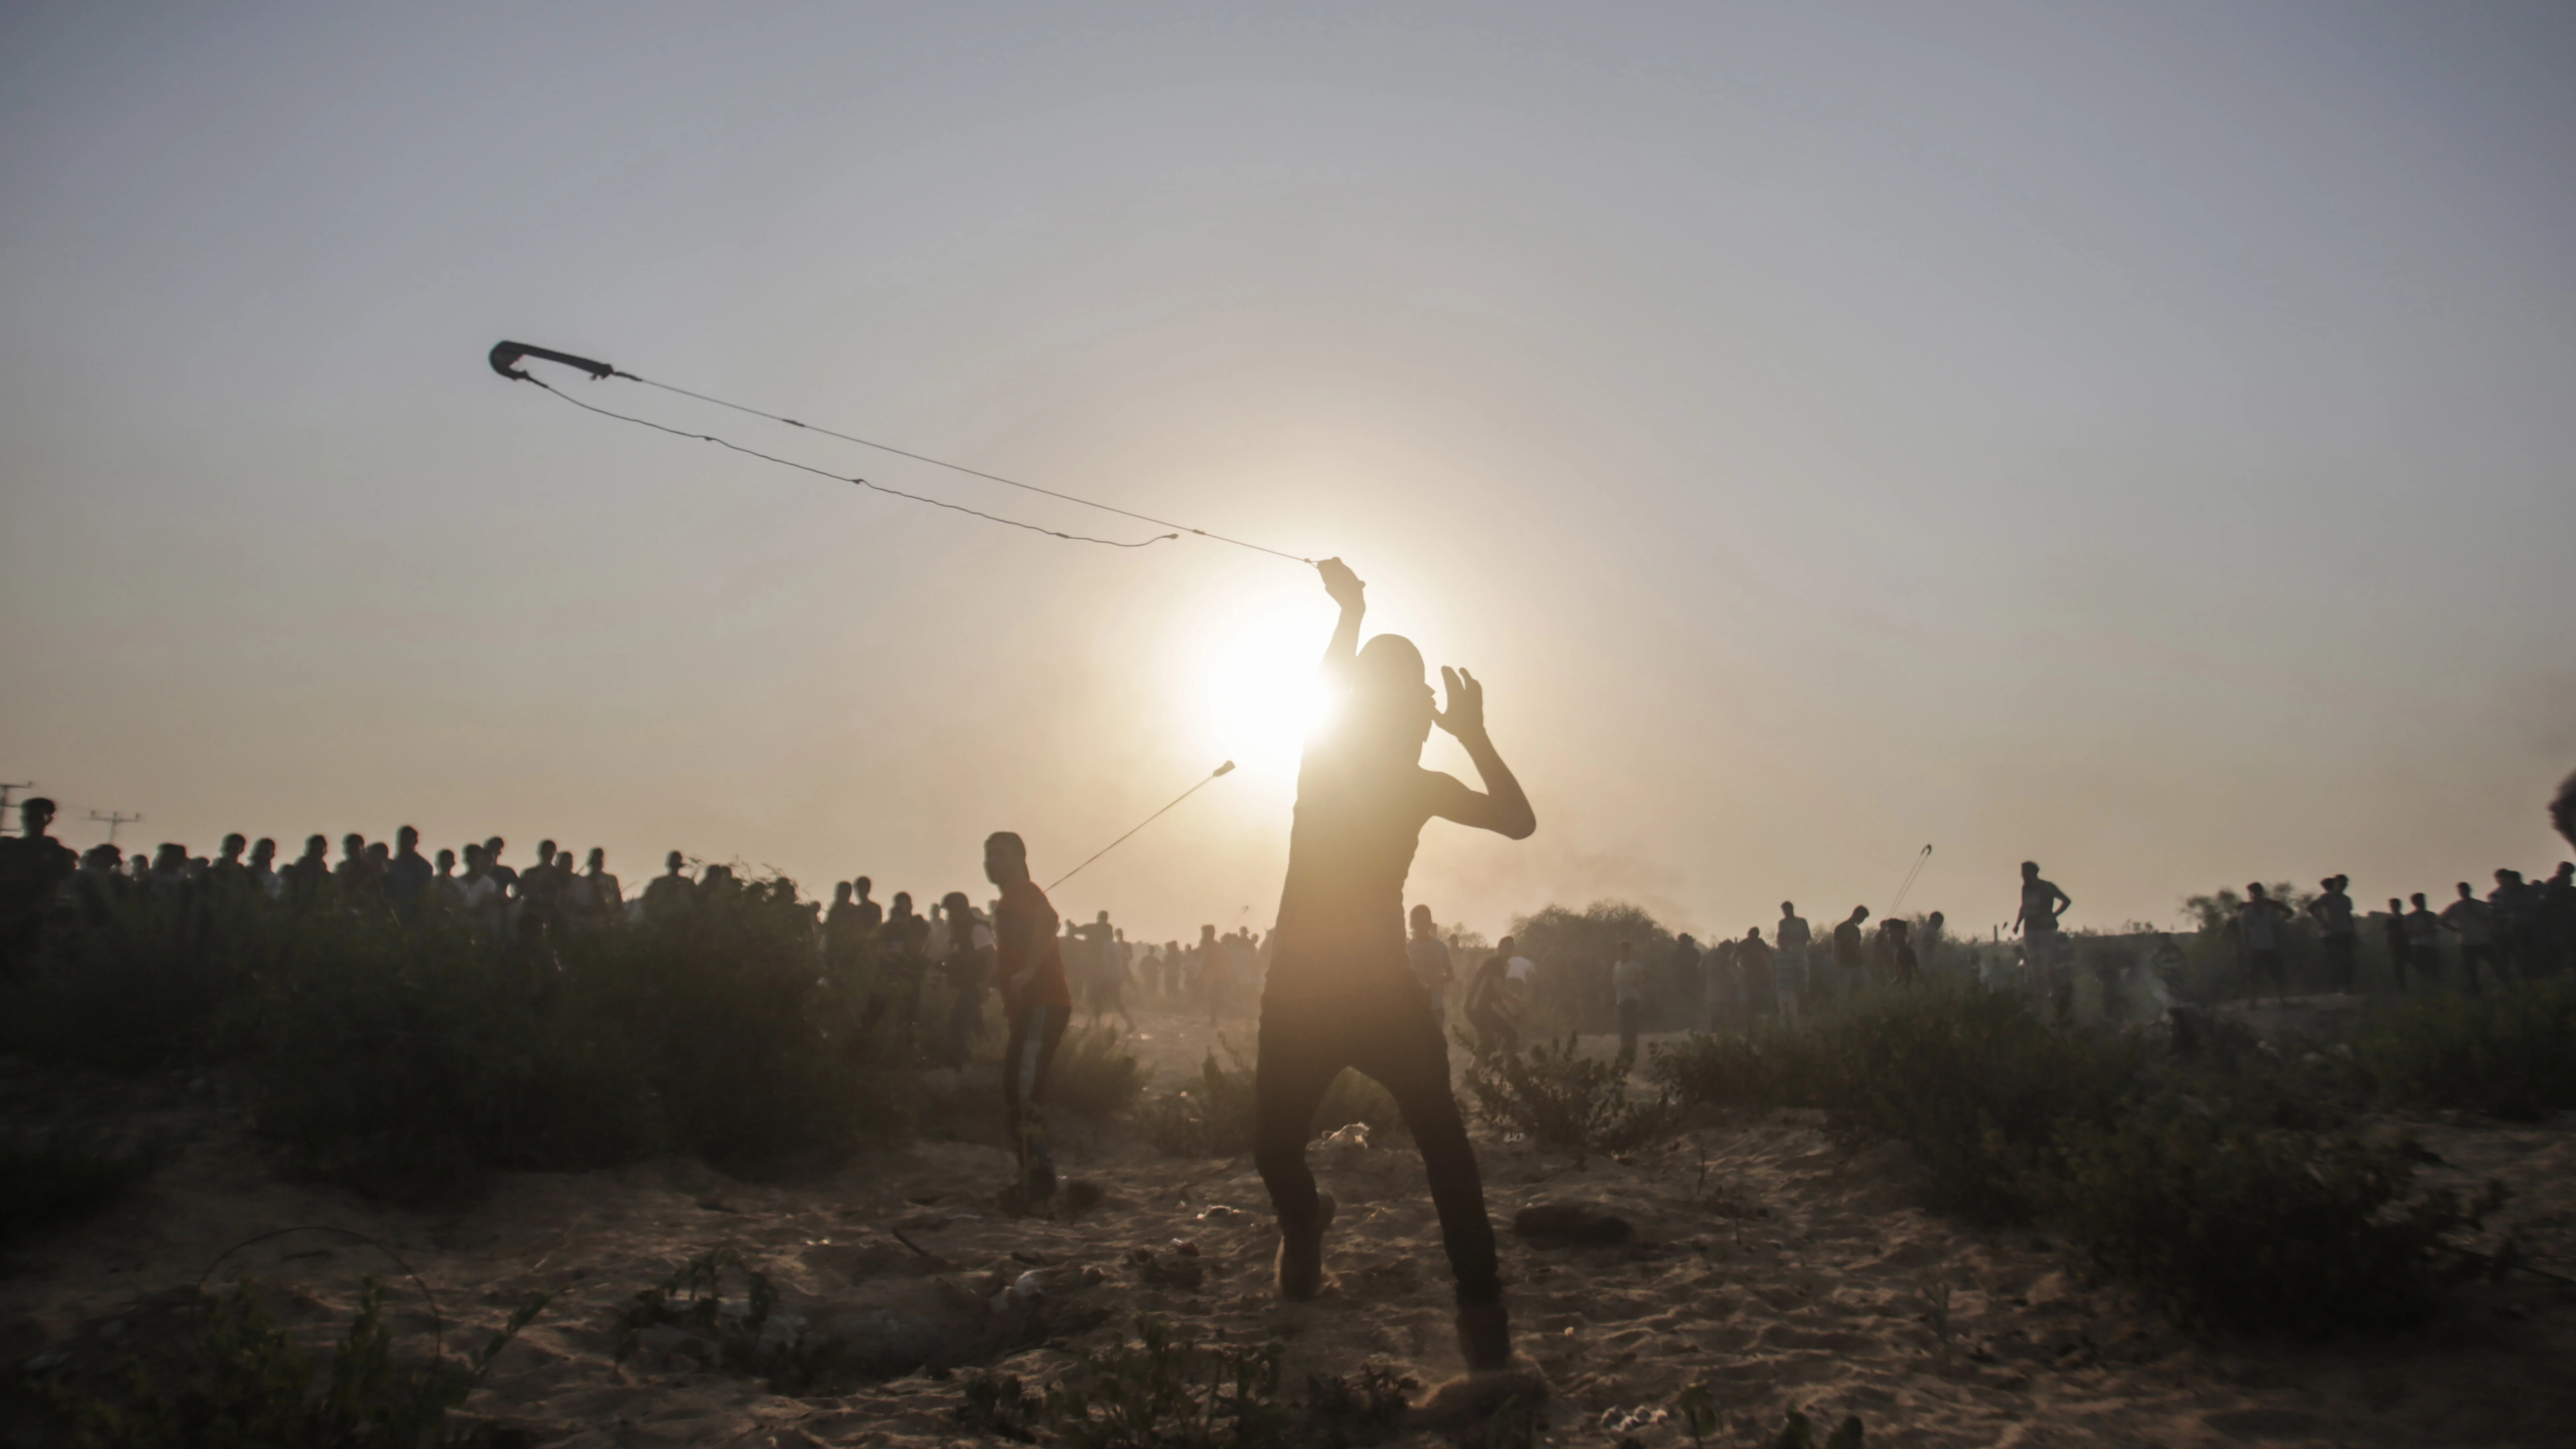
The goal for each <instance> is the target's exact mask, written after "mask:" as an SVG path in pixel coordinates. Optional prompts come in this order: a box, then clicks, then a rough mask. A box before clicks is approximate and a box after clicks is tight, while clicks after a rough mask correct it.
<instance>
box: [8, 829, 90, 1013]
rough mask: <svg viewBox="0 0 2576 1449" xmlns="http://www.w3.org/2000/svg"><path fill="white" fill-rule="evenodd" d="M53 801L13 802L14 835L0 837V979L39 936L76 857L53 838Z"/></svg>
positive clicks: (76, 865) (20, 961) (77, 864)
mask: <svg viewBox="0 0 2576 1449" xmlns="http://www.w3.org/2000/svg"><path fill="white" fill-rule="evenodd" d="M53 824H54V802H53V801H51V800H48V799H46V798H45V797H43V796H41V795H39V796H37V797H35V798H34V799H31V800H23V801H20V802H19V805H18V833H17V834H16V835H15V836H13V837H10V838H9V839H6V840H0V978H6V977H7V976H8V975H10V974H11V973H13V972H15V971H16V970H17V969H19V967H20V966H21V965H22V964H23V963H24V962H25V960H26V958H27V957H28V956H29V955H30V954H32V953H33V952H34V951H35V949H36V945H37V943H38V942H39V941H40V940H42V939H43V937H44V930H45V917H46V916H47V914H48V913H50V912H51V911H52V910H53V907H54V901H55V898H56V897H57V896H59V895H60V894H61V893H62V889H63V882H65V881H67V880H70V879H71V878H72V872H74V871H76V870H78V869H80V857H78V856H76V855H74V854H72V851H71V847H69V846H67V845H65V844H63V843H62V842H61V841H59V840H56V839H54V837H53V834H52V830H53Z"/></svg>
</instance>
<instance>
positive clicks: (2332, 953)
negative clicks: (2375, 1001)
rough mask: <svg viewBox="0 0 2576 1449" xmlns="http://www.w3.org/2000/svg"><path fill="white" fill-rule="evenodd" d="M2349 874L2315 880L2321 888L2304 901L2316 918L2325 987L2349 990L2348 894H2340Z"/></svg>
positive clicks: (2350, 926)
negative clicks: (2322, 943)
mask: <svg viewBox="0 0 2576 1449" xmlns="http://www.w3.org/2000/svg"><path fill="white" fill-rule="evenodd" d="M2351 879H2352V878H2351V877H2349V876H2341V875H2330V876H2327V877H2326V878H2325V879H2324V880H2321V881H2318V882H2317V888H2318V889H2319V890H2320V891H2322V892H2324V894H2322V895H2319V896H2318V897H2317V898H2316V899H2315V900H2312V901H2310V902H2308V914H2309V915H2311V916H2314V917H2316V918H2317V928H2318V930H2319V932H2320V933H2321V934H2322V935H2323V938H2324V940H2325V947H2326V986H2327V988H2328V989H2329V990H2332V991H2336V992H2339V993H2343V994H2346V995H2349V994H2351V991H2352V982H2353V971H2354V965H2353V962H2354V951H2353V946H2354V940H2353V935H2354V932H2353V923H2352V897H2350V896H2348V895H2346V894H2344V887H2345V886H2347V885H2349V884H2351Z"/></svg>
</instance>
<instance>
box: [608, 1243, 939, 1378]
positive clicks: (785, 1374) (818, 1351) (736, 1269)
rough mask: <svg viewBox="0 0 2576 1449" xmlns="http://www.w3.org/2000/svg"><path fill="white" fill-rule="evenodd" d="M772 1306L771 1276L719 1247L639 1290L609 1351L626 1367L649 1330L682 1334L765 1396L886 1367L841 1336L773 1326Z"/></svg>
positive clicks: (781, 1322)
mask: <svg viewBox="0 0 2576 1449" xmlns="http://www.w3.org/2000/svg"><path fill="white" fill-rule="evenodd" d="M728 1277H731V1278H737V1279H739V1280H741V1283H742V1300H741V1307H739V1308H737V1309H730V1310H729V1309H728V1308H727V1307H726V1304H725V1297H724V1286H725V1280H726V1279H727V1278H728ZM777 1308H778V1290H777V1288H776V1287H775V1286H773V1285H772V1284H771V1283H770V1281H769V1277H768V1275H767V1274H765V1273H761V1272H759V1271H757V1270H755V1269H753V1268H752V1267H751V1266H750V1265H748V1264H746V1263H745V1262H743V1260H742V1255H741V1254H740V1253H737V1252H735V1251H734V1250H733V1249H731V1248H719V1249H717V1250H715V1251H714V1252H710V1253H701V1254H699V1255H698V1256H697V1257H695V1258H692V1259H690V1260H689V1261H687V1262H686V1263H683V1264H681V1265H680V1266H679V1267H678V1268H677V1269H675V1270H673V1272H672V1273H671V1275H670V1276H669V1277H667V1278H665V1279H663V1280H662V1281H661V1282H659V1283H656V1284H654V1285H653V1286H651V1287H649V1288H646V1289H644V1290H642V1291H641V1292H639V1293H637V1294H636V1295H635V1302H634V1306H632V1307H630V1308H628V1309H626V1310H624V1311H623V1312H621V1313H620V1314H618V1316H617V1319H616V1321H615V1323H614V1324H613V1325H612V1328H611V1337H610V1351H611V1354H612V1356H613V1357H614V1359H615V1361H616V1362H618V1363H624V1362H626V1361H627V1360H628V1359H630V1358H633V1357H634V1356H635V1354H636V1353H637V1351H638V1350H639V1349H641V1348H642V1346H643V1337H644V1333H645V1331H646V1330H647V1329H653V1328H681V1329H685V1330H687V1331H688V1332H689V1333H691V1334H693V1335H695V1336H696V1337H697V1338H699V1339H701V1340H703V1341H705V1342H706V1343H707V1344H708V1345H710V1346H711V1347H712V1349H713V1356H714V1362H713V1364H712V1365H711V1366H712V1367H714V1368H715V1369H716V1370H718V1371H719V1372H722V1373H729V1374H740V1375H742V1376H744V1377H746V1378H757V1379H762V1380H765V1381H766V1382H767V1383H768V1385H769V1388H770V1392H772V1393H778V1394H805V1393H819V1392H827V1391H829V1390H830V1389H832V1388H835V1387H841V1386H846V1385H848V1384H850V1383H853V1382H856V1381H857V1380H859V1379H862V1378H865V1377H869V1376H871V1375H872V1374H874V1373H877V1372H880V1371H882V1370H884V1369H886V1368H887V1367H889V1366H888V1365H884V1364H872V1363H867V1362H863V1361H862V1360H861V1359H860V1357H859V1356H858V1355H857V1354H856V1353H855V1352H854V1351H853V1350H852V1348H851V1347H850V1345H849V1344H848V1343H846V1342H845V1341H843V1340H842V1339H839V1338H836V1337H832V1336H830V1335H820V1336H815V1335H807V1334H805V1333H803V1332H802V1331H801V1330H798V1329H797V1328H795V1327H794V1324H793V1320H777V1321H773V1315H774V1314H775V1313H776V1312H777ZM895 1367H898V1368H912V1367H917V1365H912V1364H904V1365H899V1366H895Z"/></svg>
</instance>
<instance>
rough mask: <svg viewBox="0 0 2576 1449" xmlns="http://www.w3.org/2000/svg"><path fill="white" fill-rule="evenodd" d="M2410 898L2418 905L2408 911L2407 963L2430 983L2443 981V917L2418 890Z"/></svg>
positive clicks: (2435, 983)
mask: <svg viewBox="0 0 2576 1449" xmlns="http://www.w3.org/2000/svg"><path fill="white" fill-rule="evenodd" d="M2409 899H2410V900H2412V901H2413V902H2414V906H2415V908H2414V909H2413V910H2410V911H2408V912H2407V913H2406V964H2407V965H2409V966H2412V967H2414V968H2415V969H2416V971H2418V972H2420V973H2422V975H2423V977H2424V980H2425V983H2426V984H2427V985H2439V984H2440V983H2441V980H2442V931H2443V926H2442V918H2441V917H2440V916H2437V915H2435V914H2433V912H2432V910H2431V909H2430V908H2429V906H2428V903H2427V902H2426V901H2425V899H2424V893H2423V892H2422V891H2417V892H2415V894H2414V895H2413V896H2411V897H2409Z"/></svg>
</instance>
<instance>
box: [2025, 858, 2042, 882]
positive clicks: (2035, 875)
mask: <svg viewBox="0 0 2576 1449" xmlns="http://www.w3.org/2000/svg"><path fill="white" fill-rule="evenodd" d="M2021 878H2022V879H2023V880H2037V879H2039V862H2038V861H2035V860H2025V861H2023V862H2022V863H2021Z"/></svg>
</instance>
